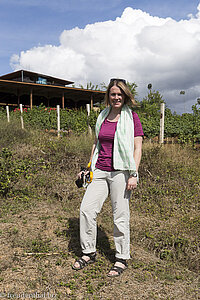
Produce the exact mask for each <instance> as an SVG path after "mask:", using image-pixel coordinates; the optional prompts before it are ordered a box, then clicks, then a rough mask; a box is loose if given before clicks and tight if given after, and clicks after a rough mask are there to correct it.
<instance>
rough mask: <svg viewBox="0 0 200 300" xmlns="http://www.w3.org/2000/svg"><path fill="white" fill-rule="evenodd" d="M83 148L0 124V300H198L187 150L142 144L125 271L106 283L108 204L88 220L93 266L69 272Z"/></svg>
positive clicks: (195, 218) (198, 227) (197, 188)
mask: <svg viewBox="0 0 200 300" xmlns="http://www.w3.org/2000/svg"><path fill="white" fill-rule="evenodd" d="M91 143H92V139H91V137H88V136H86V135H81V136H74V135H72V134H71V135H69V136H67V137H62V138H60V139H58V138H57V137H56V136H54V135H53V134H48V133H44V132H42V131H36V130H35V131H22V130H21V129H20V128H19V127H18V126H17V125H16V124H14V123H12V124H10V125H7V124H6V123H3V122H1V124H0V212H1V214H0V241H1V242H0V243H1V244H0V246H1V247H0V259H1V265H0V293H1V294H0V297H1V298H2V299H9V297H10V298H11V296H12V298H14V297H15V298H17V296H18V298H20V295H21V298H22V296H23V295H24V298H25V297H26V298H31V297H32V298H34V297H35V298H36V296H38V298H39V296H41V297H42V296H43V298H45V297H46V298H47V299H48V298H50V297H51V298H53V299H68V298H69V299H137V300H138V299H170V300H171V299H180V300H184V299H185V300H186V299H187V300H188V299H198V296H199V295H198V274H199V237H200V214H199V199H200V156H199V151H198V150H194V149H192V148H191V147H187V146H184V147H183V146H180V145H178V144H177V145H163V146H162V147H160V146H158V145H157V144H149V143H147V142H145V143H144V147H143V158H142V162H141V168H140V185H139V187H138V189H137V190H136V191H135V192H134V193H133V194H132V197H131V201H130V209H131V256H132V258H131V260H130V261H129V268H128V270H126V271H125V272H124V273H123V275H122V276H121V277H119V278H115V279H110V278H108V277H107V275H106V274H107V272H108V270H109V269H110V267H111V265H112V263H113V259H114V244H113V239H112V231H113V224H112V214H111V205H110V202H109V199H108V201H106V203H105V205H104V207H103V210H102V212H101V214H100V215H99V217H98V257H97V263H96V264H93V265H90V266H88V267H87V268H86V269H84V270H81V271H80V272H76V271H73V270H72V269H71V264H72V263H73V261H74V259H75V258H76V257H77V256H79V255H80V248H79V206H80V202H81V199H82V196H83V194H84V190H83V189H78V188H77V187H76V185H75V183H74V181H75V179H76V174H77V173H78V171H79V169H80V166H82V165H83V166H85V165H86V164H87V160H88V157H89V153H90V147H91ZM23 293H24V294H23Z"/></svg>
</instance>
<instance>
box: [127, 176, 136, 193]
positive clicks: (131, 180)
mask: <svg viewBox="0 0 200 300" xmlns="http://www.w3.org/2000/svg"><path fill="white" fill-rule="evenodd" d="M136 187H137V177H133V176H130V177H129V179H128V182H127V185H126V189H127V190H128V191H132V190H134V189H136Z"/></svg>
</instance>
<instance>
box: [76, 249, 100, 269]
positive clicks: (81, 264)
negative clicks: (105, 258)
mask: <svg viewBox="0 0 200 300" xmlns="http://www.w3.org/2000/svg"><path fill="white" fill-rule="evenodd" d="M83 256H88V257H89V260H88V261H86V260H85V259H84V258H83ZM95 261H96V252H94V253H86V254H84V253H83V254H82V257H81V258H79V259H77V260H76V261H75V263H74V265H73V266H72V269H73V270H76V271H78V270H81V269H83V268H84V267H86V266H87V265H89V264H92V263H94V262H95ZM76 263H78V264H79V267H75V264H76Z"/></svg>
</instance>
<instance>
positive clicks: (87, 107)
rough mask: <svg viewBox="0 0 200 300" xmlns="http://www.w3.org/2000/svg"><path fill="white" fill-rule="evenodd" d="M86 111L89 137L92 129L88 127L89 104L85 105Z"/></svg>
mask: <svg viewBox="0 0 200 300" xmlns="http://www.w3.org/2000/svg"><path fill="white" fill-rule="evenodd" d="M86 110H87V122H88V132H89V134H90V135H92V129H91V127H90V125H89V115H90V104H86Z"/></svg>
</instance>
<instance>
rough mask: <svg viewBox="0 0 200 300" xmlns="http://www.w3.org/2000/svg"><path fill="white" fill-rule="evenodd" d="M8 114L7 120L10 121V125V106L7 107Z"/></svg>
mask: <svg viewBox="0 0 200 300" xmlns="http://www.w3.org/2000/svg"><path fill="white" fill-rule="evenodd" d="M6 113H7V119H8V123H9V122H10V114H9V106H8V105H6Z"/></svg>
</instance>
